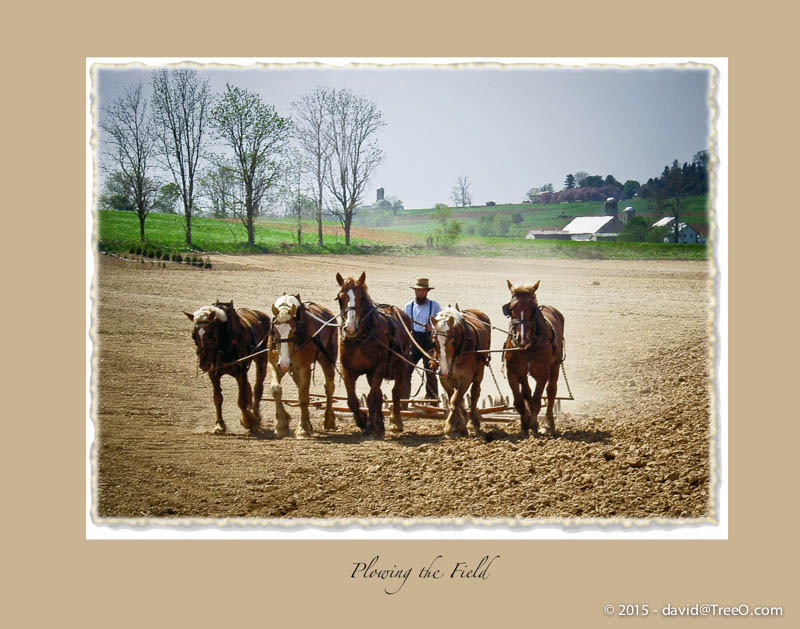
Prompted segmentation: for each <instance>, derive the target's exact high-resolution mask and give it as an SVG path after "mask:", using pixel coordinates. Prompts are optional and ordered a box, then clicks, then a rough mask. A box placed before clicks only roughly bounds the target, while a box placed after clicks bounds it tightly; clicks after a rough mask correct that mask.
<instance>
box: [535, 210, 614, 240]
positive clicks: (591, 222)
mask: <svg viewBox="0 0 800 629" xmlns="http://www.w3.org/2000/svg"><path fill="white" fill-rule="evenodd" d="M621 231H622V223H621V222H620V221H619V219H618V218H616V217H615V216H578V217H577V218H574V219H572V221H570V223H569V224H568V225H567V226H566V227H564V229H560V230H547V229H532V230H531V231H529V232H528V235H527V236H525V238H527V239H529V240H533V239H536V238H549V239H555V240H597V239H598V238H600V239H602V238H603V237H608V238H611V237H613V236H616V235H617V234H619V233H620V232H621Z"/></svg>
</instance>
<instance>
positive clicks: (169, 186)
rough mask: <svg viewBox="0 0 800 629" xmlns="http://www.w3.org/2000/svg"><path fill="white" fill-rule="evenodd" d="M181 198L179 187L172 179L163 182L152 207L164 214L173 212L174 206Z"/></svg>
mask: <svg viewBox="0 0 800 629" xmlns="http://www.w3.org/2000/svg"><path fill="white" fill-rule="evenodd" d="M180 198H181V189H180V188H179V187H178V186H177V185H176V184H175V183H174V182H172V181H170V182H169V183H165V184H164V185H163V186H161V188H160V189H159V191H158V197H156V202H155V203H154V204H153V209H154V210H156V211H157V212H164V213H165V214H175V206H176V205H177V203H178V201H179V200H180Z"/></svg>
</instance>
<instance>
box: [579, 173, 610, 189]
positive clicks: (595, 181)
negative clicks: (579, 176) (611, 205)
mask: <svg viewBox="0 0 800 629" xmlns="http://www.w3.org/2000/svg"><path fill="white" fill-rule="evenodd" d="M604 183H605V182H604V181H603V178H602V177H601V176H600V175H587V176H586V177H584V178H583V180H582V181H581V184H580V187H581V188H600V187H601V186H602V185H603V184H604Z"/></svg>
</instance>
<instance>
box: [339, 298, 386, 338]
mask: <svg viewBox="0 0 800 629" xmlns="http://www.w3.org/2000/svg"><path fill="white" fill-rule="evenodd" d="M347 290H353V291H354V289H352V288H349V289H347ZM343 293H345V291H344V290H342V291H340V292H339V293H338V294H337V295H336V301H338V302H339V311H340V313H341V318H342V322H341V323H340V324H339V328H340V330H344V329H345V327H346V325H347V313H348V312H351V311H352V312H355V313H356V317H357V318H356V321H355V329H356V331H355V333H353V334H352V335H351V336H347V335H345V336H344V339H345V340H346V341H347V340H353V339H355V338H356V337H358V336H359V333H360V332H361V330H362V329H367V328H366V327H364V328H362V325H361V323H362V322H365V323H366V322H367V321H368V320H369V319H370V318H371V317H372V314H373V313H374V312H375V310H376V309H377V308H378V306H377V304H375V303H373V302H372V300H371V299H369V297H367V296H366V294H365V293H364V289H363V288H362V289H361V300H362V302H366V303H367V304H368V305H369V309H368V310H367V311H366V312H365V313H364V314H362V315H360V316H359V309H358V306H356V305H355V303H354V304H353V305H352V306H351V305H348V306H347V307H346V308H345V307H343V306H342V303H343V301H344V297H343ZM354 296H355V291H354ZM353 301H354V302H355V301H356V300H355V299H354V300H353Z"/></svg>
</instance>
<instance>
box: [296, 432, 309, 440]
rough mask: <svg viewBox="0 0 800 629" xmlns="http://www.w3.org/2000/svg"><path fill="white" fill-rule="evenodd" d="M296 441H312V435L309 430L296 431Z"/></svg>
mask: <svg viewBox="0 0 800 629" xmlns="http://www.w3.org/2000/svg"><path fill="white" fill-rule="evenodd" d="M294 438H295V439H311V433H310V432H309V431H307V430H296V431H295V434H294Z"/></svg>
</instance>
